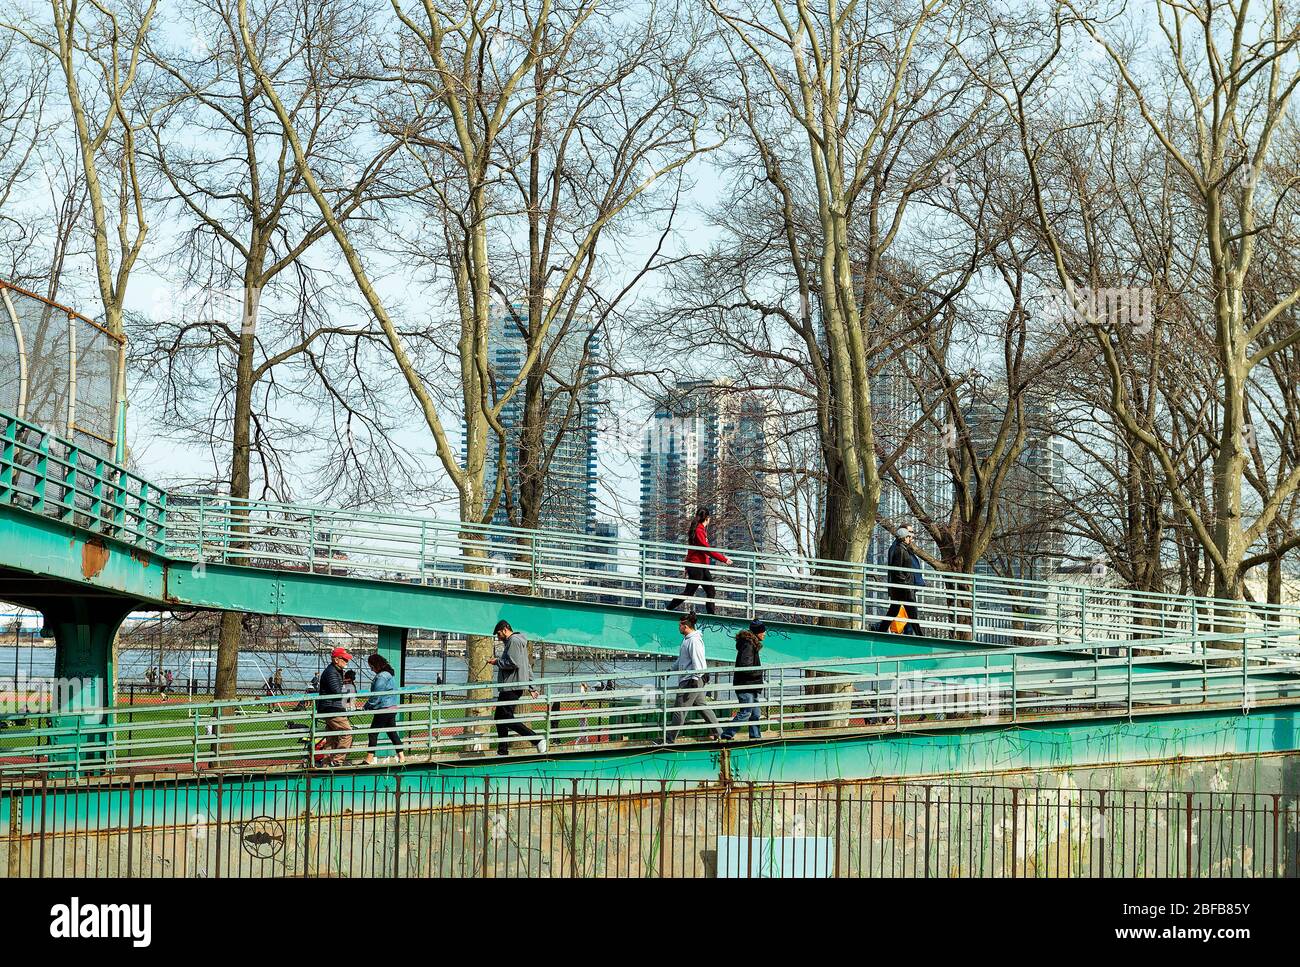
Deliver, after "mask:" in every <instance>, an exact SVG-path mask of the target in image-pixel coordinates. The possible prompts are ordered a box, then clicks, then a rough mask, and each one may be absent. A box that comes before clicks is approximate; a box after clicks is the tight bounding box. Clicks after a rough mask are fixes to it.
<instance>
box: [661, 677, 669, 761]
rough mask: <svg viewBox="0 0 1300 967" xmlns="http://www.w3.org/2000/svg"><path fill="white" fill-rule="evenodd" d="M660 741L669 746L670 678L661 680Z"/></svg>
mask: <svg viewBox="0 0 1300 967" xmlns="http://www.w3.org/2000/svg"><path fill="white" fill-rule="evenodd" d="M659 741H660V742H662V743H664V744H665V745H667V744H668V676H667V675H664V676H663V677H661V678H660V679H659Z"/></svg>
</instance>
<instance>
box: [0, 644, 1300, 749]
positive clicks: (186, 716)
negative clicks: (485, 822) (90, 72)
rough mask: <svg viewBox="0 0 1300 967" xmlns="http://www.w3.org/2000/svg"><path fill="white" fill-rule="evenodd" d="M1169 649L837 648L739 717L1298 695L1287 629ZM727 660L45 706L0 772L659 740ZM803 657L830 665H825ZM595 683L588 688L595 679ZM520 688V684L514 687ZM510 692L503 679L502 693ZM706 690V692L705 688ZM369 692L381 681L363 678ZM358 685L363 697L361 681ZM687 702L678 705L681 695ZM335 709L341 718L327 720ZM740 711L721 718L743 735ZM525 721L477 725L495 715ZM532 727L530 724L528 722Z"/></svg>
mask: <svg viewBox="0 0 1300 967" xmlns="http://www.w3.org/2000/svg"><path fill="white" fill-rule="evenodd" d="M1197 644H1198V646H1199V647H1200V650H1199V651H1197V652H1196V653H1195V654H1194V655H1188V656H1186V657H1185V658H1183V659H1182V660H1178V661H1173V660H1170V659H1169V658H1168V656H1166V655H1163V654H1159V653H1150V652H1149V651H1148V650H1146V649H1144V648H1141V647H1139V646H1136V645H1122V646H1120V647H1119V649H1118V650H1119V651H1120V654H1118V655H1115V654H1112V653H1111V652H1112V651H1113V650H1114V649H1113V648H1111V647H1101V646H1093V647H1090V648H1081V647H1080V646H1077V645H1073V646H1037V647H1015V648H994V649H985V650H972V651H970V652H960V653H955V654H951V655H939V656H935V655H914V656H905V657H899V658H889V659H841V660H835V661H818V662H813V663H788V664H779V665H772V666H769V667H767V668H765V669H764V672H765V675H766V682H765V684H764V687H763V688H762V689H760V690H757V691H758V692H759V694H758V697H757V700H756V702H755V703H753V704H756V705H757V706H758V712H759V718H758V719H757V721H755V722H754V723H752V724H753V725H755V726H756V727H757V728H759V729H760V730H762V731H763V732H764V733H765V734H766V736H767V737H769V738H786V737H793V736H797V735H808V734H810V733H813V732H818V731H825V732H832V733H843V732H846V731H853V730H862V729H875V730H894V731H903V730H904V729H909V728H912V727H915V726H917V725H918V724H920V723H926V722H930V723H941V722H951V723H953V724H958V725H970V724H979V725H986V724H1001V723H1017V722H1023V721H1029V720H1032V719H1035V718H1045V717H1059V716H1062V715H1070V714H1079V713H1087V714H1122V715H1130V716H1131V715H1132V714H1134V713H1135V712H1142V711H1148V712H1149V711H1153V710H1157V709H1163V708H1169V707H1176V708H1177V709H1182V708H1184V707H1192V706H1206V707H1208V706H1214V707H1230V708H1240V709H1242V710H1244V711H1249V710H1250V709H1251V708H1252V707H1254V706H1256V705H1257V704H1259V703H1261V702H1267V701H1271V700H1277V699H1292V700H1294V699H1295V698H1297V697H1300V680H1298V679H1297V678H1296V677H1295V673H1296V672H1297V670H1300V657H1298V656H1300V641H1298V640H1297V638H1296V637H1295V636H1291V637H1289V638H1285V639H1279V638H1278V637H1277V636H1275V635H1271V634H1256V635H1251V634H1242V635H1234V636H1226V635H1219V636H1207V637H1204V638H1202V639H1200V640H1199V641H1198V642H1197ZM731 671H732V669H731V668H730V667H729V666H719V667H715V668H711V669H710V670H709V674H710V675H711V676H713V677H712V679H711V680H710V681H708V682H704V683H699V684H693V685H692V684H683V683H682V677H683V674H684V673H683V672H680V671H646V672H644V673H636V674H635V675H632V676H628V675H626V674H625V675H624V676H623V678H622V681H621V683H620V684H619V685H618V686H617V687H616V688H615V689H613V690H608V689H604V688H599V686H601V685H602V684H603V682H604V680H605V679H607V678H608V674H607V673H605V674H602V675H599V676H596V675H593V676H565V677H552V678H545V679H539V680H537V681H535V682H532V683H529V684H528V685H525V686H521V685H515V684H504V685H500V684H498V685H491V686H482V687H481V688H482V689H483V690H486V692H487V693H488V697H486V698H481V697H477V696H476V695H475V694H474V693H473V692H467V691H466V689H467V687H468V688H476V687H479V686H473V685H471V686H465V685H442V686H421V687H408V688H402V689H398V690H395V691H393V692H388V693H382V694H384V695H391V696H393V697H395V698H396V699H397V701H398V703H399V704H398V706H397V707H396V708H394V709H391V710H380V711H391V712H392V713H394V714H395V716H396V721H395V722H393V723H392V724H391V725H378V724H377V723H374V722H372V721H371V716H372V715H373V714H374V713H373V712H371V711H365V710H354V711H327V710H318V709H317V707H316V702H317V701H318V700H319V699H320V696H317V695H302V696H292V697H287V698H285V697H279V696H276V697H269V698H258V699H246V700H238V701H225V702H203V703H186V704H176V705H163V706H151V707H136V708H129V707H128V708H123V707H120V706H118V707H115V708H111V709H108V708H105V709H97V710H79V712H80V714H73V715H63V716H58V715H57V714H53V713H52V715H51V724H49V725H46V726H38V727H35V728H9V729H5V730H4V731H2V732H0V772H4V773H36V772H42V771H49V772H56V773H61V774H62V773H68V772H88V773H89V772H102V771H104V770H112V769H128V768H132V769H141V768H145V769H157V768H177V769H185V770H192V771H198V770H202V769H214V768H215V769H228V768H247V767H250V766H256V767H259V768H260V767H264V766H276V765H289V766H302V765H322V764H325V761H324V760H325V758H326V757H333V758H334V759H335V760H336V761H335V762H333V763H331V764H336V765H337V764H357V762H358V761H359V758H360V756H361V754H362V753H363V751H364V750H363V749H362V748H361V747H360V746H359V745H357V744H353V745H352V747H351V748H350V749H338V748H328V749H321V748H319V747H318V743H320V742H321V740H329V741H331V742H335V741H337V740H338V739H340V738H343V737H346V738H347V739H348V740H349V741H350V742H352V743H356V742H357V740H361V741H362V742H368V740H369V739H370V738H371V736H374V737H375V740H376V743H377V746H378V749H379V751H380V752H381V753H384V754H388V755H391V754H392V752H393V746H392V745H391V744H390V739H389V737H388V733H389V732H392V733H395V734H396V736H397V738H398V740H399V742H400V744H401V746H402V748H403V750H404V751H405V752H406V754H407V755H408V756H415V757H416V758H417V759H419V758H428V759H433V758H438V757H444V756H463V755H480V754H489V753H490V752H491V751H492V747H494V746H497V745H500V747H501V748H502V749H504V750H506V751H507V752H508V751H511V750H514V749H517V748H519V747H521V746H522V747H524V748H525V750H526V751H531V749H528V748H527V747H528V746H530V745H533V744H535V743H537V742H538V741H539V740H542V739H544V740H545V741H546V743H547V745H546V746H544V747H542V750H543V751H548V752H550V753H555V752H558V751H562V750H564V749H571V750H579V751H581V750H582V749H583V747H584V746H588V745H590V744H592V743H624V744H627V745H644V744H650V743H662V742H664V741H665V740H666V739H669V738H670V737H671V733H673V732H675V731H677V727H678V726H679V725H681V724H682V723H679V722H678V721H676V711H677V708H678V705H679V704H680V703H681V702H682V701H683V700H684V699H685V698H686V697H687V696H689V695H691V694H693V693H696V694H698V693H704V694H705V696H706V698H705V701H706V704H707V705H708V707H709V708H710V710H711V711H712V712H713V714H714V715H715V716H716V717H717V718H719V719H727V718H730V717H731V716H732V715H733V714H734V713H736V712H737V711H739V710H740V709H741V708H742V707H746V706H747V703H746V702H745V701H743V700H742V699H741V698H740V697H739V695H738V694H737V693H739V692H745V691H754V690H753V689H746V688H745V687H743V686H742V687H739V688H733V686H732V684H731V681H730V678H729V675H730V672H731ZM810 672H834V673H835V675H834V677H833V679H831V680H828V678H826V677H810V675H809V673H810ZM598 688H599V690H598ZM520 689H524V692H523V695H521V696H519V697H515V696H514V694H513V693H515V692H517V691H519V690H520ZM505 692H510V693H511V694H502V693H505ZM710 693H713V697H712V698H710V697H709V695H710ZM372 694H380V693H372ZM363 697H364V696H363ZM686 711H693V710H689V709H688V710H686ZM338 720H346V727H345V728H341V727H339V724H338ZM750 724H751V723H749V722H745V723H743V724H736V725H735V727H734V731H735V733H736V735H737V736H738V737H739V738H741V739H743V738H744V737H745V735H747V734H748V731H747V730H748V728H749V726H750ZM512 725H513V726H521V727H522V728H523V729H524V730H527V732H526V733H525V734H507V735H504V736H498V735H492V734H490V733H491V732H492V731H495V727H496V726H512ZM681 731H682V732H683V733H684V734H688V735H695V736H701V735H703V736H704V737H706V738H716V737H717V730H716V729H714V728H713V727H712V726H708V725H707V724H706V725H704V726H701V725H700V724H699V723H698V722H693V721H687V722H685V723H684V725H683V727H682V729H681ZM529 733H531V734H529Z"/></svg>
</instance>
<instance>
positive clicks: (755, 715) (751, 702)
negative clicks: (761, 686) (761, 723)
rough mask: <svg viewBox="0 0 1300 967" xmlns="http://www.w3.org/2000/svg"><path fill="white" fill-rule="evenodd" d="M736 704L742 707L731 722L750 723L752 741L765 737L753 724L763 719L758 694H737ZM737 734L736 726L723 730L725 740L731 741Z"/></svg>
mask: <svg viewBox="0 0 1300 967" xmlns="http://www.w3.org/2000/svg"><path fill="white" fill-rule="evenodd" d="M736 702H737V703H738V704H739V705H740V708H738V709H737V710H736V714H735V715H733V716H732V717H731V721H732V722H736V723H739V722H749V723H750V726H749V737H750V738H751V739H758V738H761V737H762V735H763V733H762V731H761V730H760V729H759V727H758V726H757V725H754V724H753V723H755V722H757V721H758V720H759V719H761V718H762V717H763V716H762V715H760V714H759V712H758V692H737V693H736ZM735 734H736V729H735V727H734V726H733V727H731V728H727V729H723V730H722V737H723V738H724V739H729V738H731V737H732V736H733V735H735Z"/></svg>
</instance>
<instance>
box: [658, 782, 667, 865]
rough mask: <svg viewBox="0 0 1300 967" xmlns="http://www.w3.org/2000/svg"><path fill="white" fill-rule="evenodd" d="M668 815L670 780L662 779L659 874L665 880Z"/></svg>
mask: <svg viewBox="0 0 1300 967" xmlns="http://www.w3.org/2000/svg"><path fill="white" fill-rule="evenodd" d="M667 814H668V780H667V779H660V780H659V864H658V865H659V869H658V874H659V877H660V879H662V878H663V875H664V866H665V865H666V864H665V862H664V848H665V846H666V845H667V841H666V840H665V839H664V820H665V819H666V818H667Z"/></svg>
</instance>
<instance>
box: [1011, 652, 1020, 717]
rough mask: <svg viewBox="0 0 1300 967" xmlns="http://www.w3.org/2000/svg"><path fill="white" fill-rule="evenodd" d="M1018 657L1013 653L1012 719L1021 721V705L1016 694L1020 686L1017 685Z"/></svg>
mask: <svg viewBox="0 0 1300 967" xmlns="http://www.w3.org/2000/svg"><path fill="white" fill-rule="evenodd" d="M1016 658H1017V656H1016V655H1015V654H1014V653H1012V655H1011V721H1013V722H1016V721H1019V719H1020V711H1019V705H1018V704H1017V702H1016V695H1017V692H1018V691H1019V688H1018V687H1017V678H1016Z"/></svg>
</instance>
